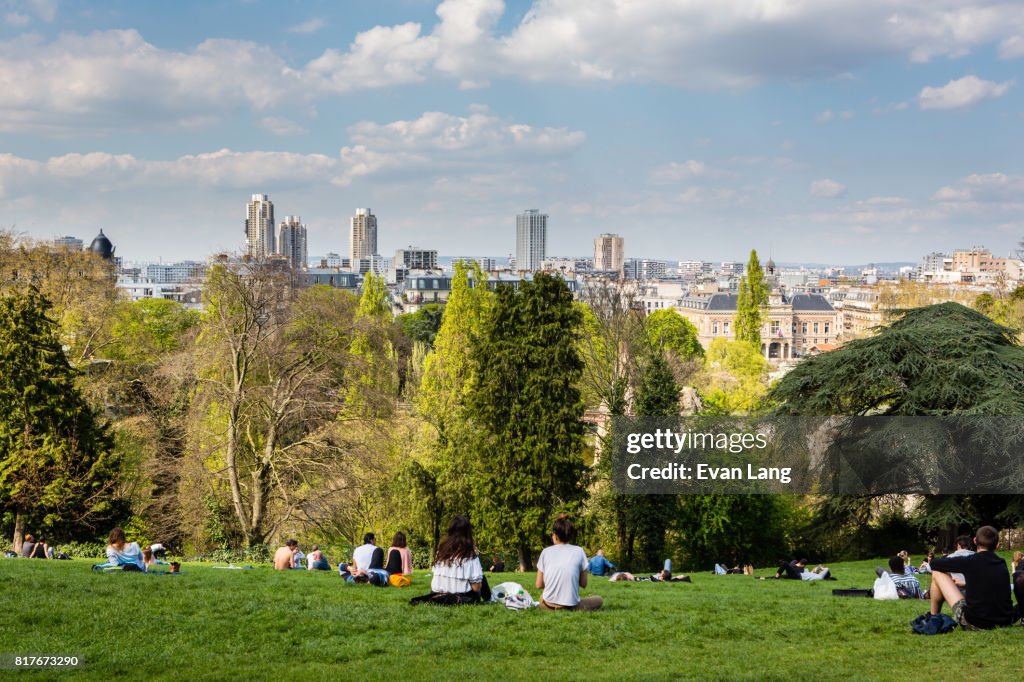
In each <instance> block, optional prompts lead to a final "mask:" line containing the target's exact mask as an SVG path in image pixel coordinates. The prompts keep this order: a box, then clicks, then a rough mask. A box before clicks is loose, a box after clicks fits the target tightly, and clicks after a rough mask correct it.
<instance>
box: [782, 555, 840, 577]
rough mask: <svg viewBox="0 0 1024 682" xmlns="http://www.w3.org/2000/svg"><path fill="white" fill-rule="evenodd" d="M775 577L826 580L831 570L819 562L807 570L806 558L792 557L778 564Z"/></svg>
mask: <svg viewBox="0 0 1024 682" xmlns="http://www.w3.org/2000/svg"><path fill="white" fill-rule="evenodd" d="M775 577H776V578H786V579H789V580H828V579H829V578H831V572H830V571H829V569H827V568H826V567H824V566H822V565H821V564H818V566H817V567H815V569H814V570H813V571H808V570H807V559H794V560H793V561H790V562H789V563H787V564H782V565H781V566H779V570H778V571H776V572H775Z"/></svg>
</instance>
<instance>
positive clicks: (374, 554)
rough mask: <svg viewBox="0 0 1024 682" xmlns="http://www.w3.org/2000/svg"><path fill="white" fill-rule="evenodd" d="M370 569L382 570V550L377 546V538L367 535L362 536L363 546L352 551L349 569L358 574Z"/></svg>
mask: <svg viewBox="0 0 1024 682" xmlns="http://www.w3.org/2000/svg"><path fill="white" fill-rule="evenodd" d="M371 568H384V550H383V549H381V548H380V547H378V546H377V536H376V535H374V534H373V533H367V534H365V535H364V536H363V544H361V545H359V546H358V547H356V548H355V549H353V550H352V565H351V566H349V569H350V570H352V571H353V573H355V574H358V572H359V571H363V572H364V573H365V572H366V571H368V570H369V569H371Z"/></svg>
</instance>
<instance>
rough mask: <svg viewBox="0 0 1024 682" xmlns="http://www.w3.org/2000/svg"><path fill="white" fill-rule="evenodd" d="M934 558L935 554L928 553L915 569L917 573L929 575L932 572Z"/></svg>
mask: <svg viewBox="0 0 1024 682" xmlns="http://www.w3.org/2000/svg"><path fill="white" fill-rule="evenodd" d="M934 558H935V552H928V556H926V557H925V559H924V561H922V562H921V565H920V566H918V567H917V572H918V573H931V572H932V559H934Z"/></svg>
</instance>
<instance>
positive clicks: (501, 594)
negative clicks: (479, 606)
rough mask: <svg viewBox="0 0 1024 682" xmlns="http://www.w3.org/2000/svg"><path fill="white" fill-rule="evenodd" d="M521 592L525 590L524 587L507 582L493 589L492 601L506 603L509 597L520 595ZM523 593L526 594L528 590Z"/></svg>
mask: <svg viewBox="0 0 1024 682" xmlns="http://www.w3.org/2000/svg"><path fill="white" fill-rule="evenodd" d="M520 590H523V586H522V585H520V584H519V583H514V582H507V583H501V584H500V585H495V586H494V587H492V588H491V601H492V602H502V603H504V602H505V599H506V598H507V597H508V596H509V595H515V594H518V593H519V591H520ZM523 592H526V590H523Z"/></svg>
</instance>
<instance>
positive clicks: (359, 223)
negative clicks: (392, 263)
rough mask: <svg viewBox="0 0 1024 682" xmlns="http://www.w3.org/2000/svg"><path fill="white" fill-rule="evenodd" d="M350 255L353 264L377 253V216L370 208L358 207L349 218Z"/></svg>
mask: <svg viewBox="0 0 1024 682" xmlns="http://www.w3.org/2000/svg"><path fill="white" fill-rule="evenodd" d="M348 248H349V255H350V257H351V258H352V264H353V265H355V263H356V262H358V261H359V259H361V258H369V257H371V256H376V255H378V254H377V216H375V215H373V211H371V210H370V209H368V208H357V209H356V214H355V215H354V216H352V218H351V219H350V220H349V233H348Z"/></svg>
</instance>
